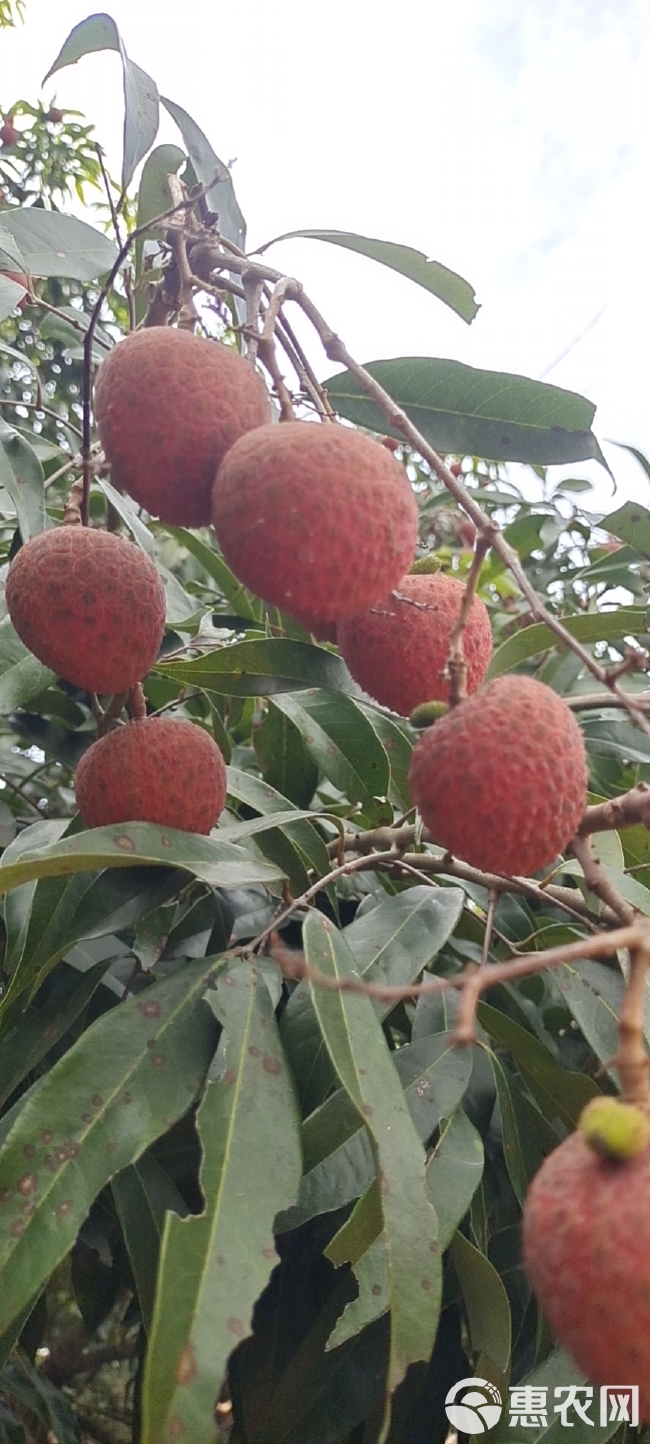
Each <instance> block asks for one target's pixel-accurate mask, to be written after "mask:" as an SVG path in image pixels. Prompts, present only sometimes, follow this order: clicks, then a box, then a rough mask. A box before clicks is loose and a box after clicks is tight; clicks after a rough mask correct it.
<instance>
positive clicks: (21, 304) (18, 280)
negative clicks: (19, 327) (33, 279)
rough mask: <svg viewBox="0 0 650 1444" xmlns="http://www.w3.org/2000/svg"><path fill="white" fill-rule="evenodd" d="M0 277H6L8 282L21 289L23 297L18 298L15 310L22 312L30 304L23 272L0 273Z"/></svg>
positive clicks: (27, 284)
mask: <svg viewBox="0 0 650 1444" xmlns="http://www.w3.org/2000/svg"><path fill="white" fill-rule="evenodd" d="M0 275H1V276H6V277H7V280H8V281H13V282H14V285H16V286H22V287H23V295H22V296H19V297H18V300H17V301H16V307H17V309H18V310H20V311H23V310H24V308H25V306H29V305H30V302H31V297H30V294H29V278H28V276H26V275H25V273H24V271H0Z"/></svg>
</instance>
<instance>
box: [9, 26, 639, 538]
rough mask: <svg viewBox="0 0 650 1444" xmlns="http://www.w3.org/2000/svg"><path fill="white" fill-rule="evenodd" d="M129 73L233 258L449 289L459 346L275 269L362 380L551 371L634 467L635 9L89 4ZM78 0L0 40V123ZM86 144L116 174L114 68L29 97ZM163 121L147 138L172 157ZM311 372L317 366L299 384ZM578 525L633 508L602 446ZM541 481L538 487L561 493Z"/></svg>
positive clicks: (451, 327)
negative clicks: (610, 476) (457, 367)
mask: <svg viewBox="0 0 650 1444" xmlns="http://www.w3.org/2000/svg"><path fill="white" fill-rule="evenodd" d="M108 9H109V12H110V14H111V15H112V16H113V18H114V19H115V21H116V22H117V24H118V26H119V28H120V30H121V33H122V37H123V40H124V42H125V45H126V49H127V51H128V53H129V55H130V57H131V58H132V59H133V60H135V61H137V63H138V64H139V65H141V66H142V67H143V68H144V69H145V70H147V71H149V73H150V74H151V75H152V76H153V77H154V79H155V80H156V82H157V84H158V87H159V89H160V90H161V92H162V93H163V94H165V95H167V96H169V97H170V98H171V99H172V100H175V101H176V102H178V103H179V104H180V105H182V106H183V107H184V108H185V109H186V110H188V111H189V113H190V114H191V115H192V116H193V117H194V119H195V120H196V121H197V122H198V124H199V125H200V126H201V127H202V129H203V130H204V131H205V133H206V134H207V136H208V138H209V139H210V141H211V143H212V145H213V147H214V149H215V150H216V151H217V153H218V154H219V155H220V156H221V158H222V159H223V160H225V161H229V160H230V159H231V158H234V157H236V158H237V160H236V165H235V167H234V171H233V179H234V182H235V186H236V190H237V195H238V199H239V202H240V205H241V207H242V210H243V212H244V214H245V216H246V219H247V222H248V239H249V244H250V245H251V246H252V245H255V244H258V243H260V242H261V241H263V240H266V239H269V238H270V237H272V236H274V235H279V234H281V233H282V232H284V231H289V230H292V229H296V228H298V227H309V226H312V227H314V226H322V227H333V228H339V229H342V230H351V231H358V232H361V233H362V234H366V235H370V236H379V237H381V238H384V239H388V240H395V241H401V242H403V243H405V244H407V245H412V246H415V247H417V248H418V249H420V250H422V251H424V252H426V253H427V254H428V255H429V256H432V257H434V258H435V259H436V260H439V261H442V262H443V263H444V264H446V265H448V266H450V267H451V268H452V269H454V270H456V271H459V272H460V274H461V275H464V276H465V277H466V278H467V279H468V280H469V281H471V283H472V284H473V286H474V287H475V289H476V292H477V297H478V299H479V301H480V302H481V303H482V309H481V311H480V312H479V315H478V317H477V319H476V320H475V321H474V323H473V325H472V326H471V327H467V326H466V325H465V324H464V322H462V321H460V320H459V319H457V318H456V317H454V316H453V315H452V313H451V312H448V311H447V310H446V308H445V307H443V306H442V305H441V304H440V303H439V302H437V301H436V300H435V299H434V298H432V297H430V296H429V295H428V294H427V293H426V292H424V291H422V290H420V288H419V287H416V286H414V285H412V283H410V282H408V281H406V280H403V279H401V278H399V277H396V276H393V275H392V274H391V273H390V272H389V271H387V270H386V269H385V268H383V267H378V266H376V265H374V264H373V263H371V262H369V261H365V260H364V259H363V258H361V257H355V256H353V255H351V254H349V253H346V252H341V251H339V250H338V249H337V248H334V247H330V246H323V245H320V244H318V243H316V242H314V241H300V242H290V243H286V244H283V245H282V246H278V247H276V248H274V249H273V250H272V251H271V253H270V256H269V260H270V262H271V264H273V265H275V266H277V267H278V269H285V270H287V271H288V272H289V273H291V274H294V275H297V276H298V277H299V278H300V279H301V280H302V281H303V283H304V284H305V286H306V289H307V290H308V291H309V292H310V294H311V295H312V296H313V299H314V300H315V301H316V303H317V304H318V305H319V307H320V309H321V310H322V311H323V312H324V313H325V315H326V317H327V319H328V320H329V322H330V324H331V325H332V326H333V327H334V329H335V330H337V331H339V333H340V334H341V335H342V337H343V338H344V340H345V341H346V342H347V344H348V346H349V347H350V349H351V350H352V351H353V353H354V354H356V355H357V356H358V358H359V359H360V360H362V361H368V360H373V359H377V358H379V357H386V356H397V355H412V354H416V355H431V356H450V357H454V358H456V359H458V360H461V361H466V362H468V363H470V364H471V365H476V366H485V367H491V368H493V369H495V370H506V371H514V372H520V373H521V374H524V375H530V376H541V375H542V373H544V372H545V371H547V368H549V367H550V366H551V365H552V363H553V362H554V360H555V359H556V358H557V357H558V356H560V355H561V353H563V352H564V350H565V348H567V347H569V346H570V345H571V343H572V342H573V341H574V339H575V338H576V337H577V336H579V335H580V334H581V333H582V332H583V330H585V328H587V327H588V326H589V324H590V322H592V321H593V320H594V318H595V317H599V319H598V320H597V321H596V323H595V324H594V325H593V326H592V327H591V329H590V330H589V331H588V333H587V334H586V335H585V336H584V337H583V338H582V340H580V341H579V343H578V344H577V345H575V346H574V347H573V349H572V350H571V351H570V354H569V355H568V356H566V358H565V359H564V360H562V361H560V362H559V364H557V365H556V366H555V367H554V368H553V369H552V371H550V372H549V373H548V379H549V380H552V381H553V382H555V383H556V384H558V385H561V386H566V387H569V388H571V389H573V390H576V391H580V392H582V393H583V394H584V395H586V396H588V397H589V398H590V399H591V400H592V401H594V402H595V403H596V404H597V407H598V410H597V415H596V422H595V429H596V431H597V434H598V435H599V437H600V439H601V441H602V440H604V439H607V438H613V439H615V440H618V441H623V442H627V443H631V444H633V445H635V446H637V447H639V448H640V449H641V450H642V451H644V452H645V453H646V454H649V455H650V412H649V408H648V380H649V378H648V367H647V362H646V350H647V341H646V337H647V335H648V333H649V331H650V300H649V298H648V287H647V284H646V280H645V269H646V267H647V253H648V235H647V233H648V199H647V198H648V181H649V166H648V161H649V159H650V124H649V120H650V116H649V109H650V101H649V97H650V0H456V3H455V4H451V5H450V4H449V0H444V3H443V0H400V3H399V4H396V5H393V4H389V3H388V0H328V3H327V4H326V5H320V4H318V5H317V4H315V3H311V4H309V3H306V0H267V3H262V0H247V3H246V4H236V5H234V6H232V5H220V4H217V3H216V0H183V3H182V4H181V5H173V6H172V5H171V4H169V5H164V4H161V3H160V0H108ZM91 11H92V4H91V3H89V0H26V23H25V25H24V26H23V27H21V28H19V29H18V30H16V31H15V32H11V31H4V32H2V33H1V35H0V57H1V61H2V63H1V65H0V76H1V77H2V93H1V94H0V106H1V107H2V108H3V109H6V107H7V106H8V105H9V104H10V103H11V102H12V101H13V100H15V99H17V98H19V97H23V98H25V99H32V100H33V99H35V98H36V96H37V95H39V94H40V81H41V77H42V76H43V75H44V74H45V72H46V71H47V70H48V69H49V67H50V65H51V64H52V62H53V60H54V58H55V56H56V54H57V53H58V51H59V49H60V46H61V45H62V43H63V41H64V39H65V37H66V36H67V34H68V32H69V30H70V29H71V28H72V26H73V25H75V24H76V23H77V22H78V21H79V20H81V19H83V18H84V17H85V16H86V15H87V14H88V13H91ZM44 94H45V98H47V99H48V100H49V99H50V98H51V96H52V95H53V94H56V98H57V103H58V104H59V105H61V106H63V107H76V108H79V109H81V110H83V111H84V112H85V114H86V116H87V117H88V119H89V120H93V121H94V123H95V126H96V130H97V134H98V138H99V139H100V140H101V142H102V144H103V145H104V147H105V149H106V150H107V152H108V155H109V161H110V166H111V169H112V170H113V172H114V173H115V174H119V170H120V154H121V152H120V141H121V125H122V111H121V103H122V94H121V75H120V67H119V61H118V59H117V56H115V55H112V54H102V55H96V56H88V57H86V58H85V59H84V60H82V61H81V62H79V64H78V65H76V66H74V67H71V68H69V69H67V70H64V71H61V72H60V73H59V74H58V75H57V76H55V77H53V79H52V81H50V82H48V85H47V86H46V88H45V92H44ZM179 139H180V138H179V136H178V133H177V131H176V129H175V127H174V126H173V124H172V122H171V120H169V119H168V118H167V117H166V115H165V116H164V117H163V119H162V121H161V131H160V135H159V140H173V141H176V142H178V141H179ZM317 369H318V370H319V372H320V374H321V375H325V374H327V372H328V370H329V371H331V370H332V369H337V368H332V367H331V366H328V363H326V362H324V361H323V362H322V363H321V364H319V365H318V368H317ZM605 450H606V452H607V455H608V459H609V461H610V464H611V465H612V469H613V470H614V472H615V475H616V477H617V481H618V483H619V494H618V495H617V497H616V498H615V499H614V500H611V491H610V485H609V483H608V480H607V478H606V477H605V474H604V473H603V472H602V471H601V470H600V469H599V468H598V467H596V466H594V465H590V466H589V467H588V468H582V469H581V468H578V467H570V468H566V469H565V471H566V472H567V473H568V472H571V473H573V474H580V472H582V474H583V475H589V476H590V477H592V478H593V479H594V481H596V483H597V493H596V495H597V504H598V505H599V506H601V507H602V508H603V509H604V510H609V509H613V507H614V506H617V505H618V504H619V502H620V500H622V499H623V497H626V496H630V497H633V498H634V499H635V500H638V501H641V502H647V504H648V505H650V492H648V491H647V483H646V480H645V478H644V475H643V473H642V471H641V470H640V469H639V468H638V467H637V465H636V463H635V462H633V461H631V460H628V459H627V458H625V457H623V456H622V454H621V453H620V452H619V451H617V450H616V449H615V448H607V447H606V448H605ZM560 474H561V473H560V471H559V470H558V471H557V476H558V477H559V476H560Z"/></svg>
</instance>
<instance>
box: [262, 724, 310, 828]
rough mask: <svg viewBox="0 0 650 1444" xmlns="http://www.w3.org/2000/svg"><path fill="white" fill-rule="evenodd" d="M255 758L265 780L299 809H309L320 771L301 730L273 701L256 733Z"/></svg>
mask: <svg viewBox="0 0 650 1444" xmlns="http://www.w3.org/2000/svg"><path fill="white" fill-rule="evenodd" d="M253 745H254V747H255V755H256V757H257V761H258V763H259V766H260V768H261V771H262V776H263V778H264V781H265V782H267V783H268V784H269V785H270V786H271V787H274V788H276V789H277V791H278V792H280V793H282V795H283V796H284V797H288V798H289V800H290V801H291V802H293V803H295V805H296V806H297V807H308V806H309V804H310V802H311V800H312V798H313V796H314V793H315V791H316V787H317V785H318V768H317V766H316V763H315V762H313V761H312V759H311V757H310V756H309V754H308V752H307V750H306V747H305V744H304V742H303V740H302V736H301V734H300V730H299V728H298V727H296V724H295V722H292V721H291V720H290V718H289V717H286V716H285V714H284V712H280V711H279V710H278V708H277V707H275V706H274V704H273V702H268V703H267V706H266V709H265V711H264V715H263V717H262V720H261V722H260V724H259V727H256V728H255V731H254V733H253Z"/></svg>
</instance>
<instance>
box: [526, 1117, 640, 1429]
mask: <svg viewBox="0 0 650 1444" xmlns="http://www.w3.org/2000/svg"><path fill="white" fill-rule="evenodd" d="M597 1103H598V1105H605V1107H607V1105H609V1106H610V1108H611V1110H618V1109H621V1108H623V1109H627V1111H628V1113H630V1112H637V1111H638V1112H640V1110H636V1109H631V1108H630V1106H629V1105H626V1104H623V1105H621V1104H619V1103H618V1101H617V1100H616V1099H614V1098H600V1099H598V1100H597ZM592 1106H593V1105H592V1104H589V1105H588V1109H590V1108H591V1107H592ZM581 1123H582V1120H581ZM641 1123H645V1129H644V1128H640V1129H638V1130H637V1131H638V1132H639V1139H638V1143H637V1144H636V1145H635V1148H634V1150H633V1151H632V1153H631V1156H630V1140H629V1138H628V1136H627V1135H628V1133H629V1128H628V1126H627V1124H626V1122H625V1119H623V1120H622V1132H623V1135H624V1137H623V1144H624V1147H623V1148H619V1149H617V1147H616V1137H615V1136H614V1143H613V1146H612V1142H611V1138H610V1141H609V1146H608V1147H607V1148H606V1149H604V1150H603V1148H602V1144H601V1143H600V1142H598V1143H597V1146H596V1147H594V1146H593V1141H592V1142H591V1143H590V1141H589V1138H590V1133H589V1128H587V1129H586V1130H584V1131H583V1128H582V1126H580V1127H579V1128H578V1129H577V1130H576V1132H575V1133H572V1134H571V1135H570V1136H569V1137H568V1138H565V1140H564V1142H563V1143H561V1144H560V1145H559V1147H558V1148H556V1149H555V1150H554V1151H553V1152H552V1153H551V1154H549V1156H548V1158H546V1159H545V1160H544V1163H543V1164H542V1166H541V1168H540V1170H539V1172H538V1173H537V1174H536V1176H535V1178H534V1179H533V1181H532V1183H531V1185H530V1188H529V1190H528V1195H527V1198H526V1202H525V1205H524V1214H523V1255H524V1263H525V1266H526V1270H527V1272H528V1275H529V1278H530V1281H531V1283H532V1285H533V1289H534V1291H535V1293H536V1295H537V1298H538V1300H539V1303H540V1305H541V1308H542V1309H543V1311H544V1314H545V1315H546V1318H547V1319H548V1322H549V1325H550V1327H551V1330H552V1332H553V1334H554V1335H555V1338H556V1339H557V1341H558V1343H560V1344H562V1345H563V1347H564V1348H565V1349H567V1350H568V1352H569V1353H570V1354H571V1356H572V1358H573V1359H574V1360H575V1362H576V1364H577V1365H578V1366H579V1368H581V1369H582V1370H583V1371H584V1373H585V1374H586V1375H587V1377H588V1378H589V1379H590V1380H591V1381H592V1382H593V1383H594V1384H596V1385H602V1384H614V1383H615V1382H619V1383H620V1384H621V1385H622V1384H623V1383H625V1384H628V1385H629V1384H638V1386H639V1413H640V1416H641V1418H642V1419H643V1420H645V1422H646V1423H650V1206H649V1201H650V1144H648V1142H647V1138H648V1126H647V1117H644V1116H643V1115H642V1116H641ZM604 1131H605V1132H606V1133H607V1134H609V1135H611V1134H612V1133H613V1134H614V1135H616V1134H617V1133H620V1132H621V1125H619V1121H618V1119H616V1118H615V1117H614V1118H613V1119H611V1120H606V1127H605V1130H604ZM644 1139H645V1142H644ZM617 1153H618V1155H619V1156H617Z"/></svg>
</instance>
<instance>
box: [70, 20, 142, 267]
mask: <svg viewBox="0 0 650 1444" xmlns="http://www.w3.org/2000/svg"><path fill="white" fill-rule="evenodd" d="M96 50H117V53H118V55H119V56H120V59H121V61H122V71H123V75H124V153H123V157H122V189H123V190H126V188H127V186H128V185H129V184H130V182H131V181H132V180H133V176H134V174H135V170H136V167H137V165H138V164H139V162H140V161H141V160H142V157H143V156H144V155H146V154H147V151H148V150H150V149H151V146H152V145H153V142H154V140H155V138H156V133H157V131H158V90H157V87H156V83H155V81H153V80H152V79H151V76H150V75H147V74H146V72H145V71H144V70H141V69H140V66H139V65H135V64H134V63H133V61H132V60H129V58H128V56H127V53H126V50H125V49H124V44H123V41H122V37H121V35H120V32H119V30H118V28H117V25H116V24H115V21H114V20H113V19H112V18H111V16H110V15H89V16H88V18H87V19H86V20H82V21H81V22H80V23H79V25H75V27H74V30H71V31H70V34H69V36H68V38H67V40H66V41H65V43H64V45H63V46H62V48H61V50H60V51H59V54H58V55H57V58H56V60H55V62H54V65H53V66H52V67H51V68H50V70H49V71H48V73H47V75H46V76H45V80H49V77H50V75H54V74H56V72H57V71H58V70H62V69H63V68H64V66H66V65H74V64H75V62H76V61H77V60H80V59H81V57H82V56H83V55H90V54H91V53H92V52H93V51H96ZM43 84H45V81H44V82H43ZM106 269H108V268H106ZM80 279H83V278H80Z"/></svg>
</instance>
